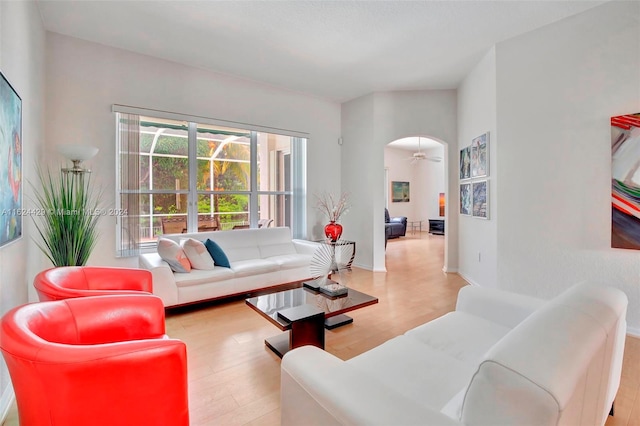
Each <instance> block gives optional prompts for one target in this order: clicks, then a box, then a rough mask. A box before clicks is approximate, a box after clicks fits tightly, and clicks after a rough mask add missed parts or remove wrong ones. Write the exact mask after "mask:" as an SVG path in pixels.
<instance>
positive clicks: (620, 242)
mask: <svg viewBox="0 0 640 426" xmlns="http://www.w3.org/2000/svg"><path fill="white" fill-rule="evenodd" d="M639 169H640V113H635V114H627V115H620V116H617V117H611V247H613V248H623V249H633V250H640V170H639Z"/></svg>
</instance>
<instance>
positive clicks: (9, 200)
mask: <svg viewBox="0 0 640 426" xmlns="http://www.w3.org/2000/svg"><path fill="white" fill-rule="evenodd" d="M0 77H1V78H0V246H3V245H5V244H7V243H9V242H11V241H14V240H16V239H18V238H20V236H22V99H21V98H20V96H18V93H16V91H15V90H14V88H13V87H12V86H11V84H9V81H8V80H7V79H6V77H5V76H4V74H2V73H0Z"/></svg>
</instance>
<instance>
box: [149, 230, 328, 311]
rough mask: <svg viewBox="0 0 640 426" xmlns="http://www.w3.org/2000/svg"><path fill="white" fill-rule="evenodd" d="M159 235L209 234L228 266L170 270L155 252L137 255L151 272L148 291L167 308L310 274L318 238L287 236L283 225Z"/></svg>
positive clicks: (203, 237) (204, 237)
mask: <svg viewBox="0 0 640 426" xmlns="http://www.w3.org/2000/svg"><path fill="white" fill-rule="evenodd" d="M162 237H163V238H169V239H172V240H174V241H176V242H178V243H180V240H181V239H185V238H195V239H197V240H200V241H206V240H207V239H211V240H212V241H215V242H216V243H218V245H219V246H220V247H221V248H222V250H223V251H224V253H225V254H226V255H227V257H228V259H229V262H230V264H231V268H224V267H221V266H216V267H215V268H214V269H213V270H196V269H192V270H191V272H189V273H177V272H173V271H172V270H171V268H170V267H169V265H168V264H167V262H165V261H164V260H162V258H161V257H160V255H159V254H158V253H145V254H141V255H140V256H139V264H140V267H141V268H144V269H148V270H149V271H151V274H152V277H153V293H154V294H155V295H157V296H159V297H160V298H162V301H163V302H164V305H165V306H166V307H172V306H178V305H185V304H189V303H194V302H199V301H204V300H210V299H217V298H222V297H227V296H232V295H239V294H243V293H247V292H250V291H254V290H258V289H263V288H267V287H272V286H277V285H279V284H285V283H290V282H293V281H300V280H305V279H307V278H309V277H310V276H311V275H310V272H309V264H310V262H311V258H312V256H313V253H314V252H315V249H316V248H317V247H318V245H319V244H318V243H315V242H312V241H306V240H297V239H292V238H291V230H290V229H289V228H287V227H279V228H259V229H238V230H233V231H213V232H198V233H192V234H169V235H163V236H162Z"/></svg>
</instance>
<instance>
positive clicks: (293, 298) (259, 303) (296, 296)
mask: <svg viewBox="0 0 640 426" xmlns="http://www.w3.org/2000/svg"><path fill="white" fill-rule="evenodd" d="M246 302H247V305H249V306H250V307H251V308H253V309H254V310H255V311H257V312H259V313H260V314H262V315H263V316H264V317H265V318H267V319H269V320H270V321H271V322H273V323H274V324H276V325H280V326H287V325H288V323H287V322H286V321H284V320H283V319H282V318H279V317H278V311H281V310H283V309H288V308H293V307H296V306H301V305H313V306H316V307H318V308H320V309H321V310H323V311H324V313H325V314H324V316H325V318H330V317H332V316H335V315H340V314H342V313H345V312H349V311H352V310H354V309H358V308H362V307H364V306H368V305H372V304H374V303H378V298H377V297H373V296H370V295H368V294H365V293H362V292H359V291H357V290H354V289H351V288H350V289H349V292H348V293H347V295H346V296H339V297H331V296H327V295H325V294H323V293H320V292H316V291H314V290H311V289H307V288H305V287H300V288H294V289H293V290H285V291H280V292H277V293H271V294H264V295H262V296H256V297H251V298H249V299H247V300H246Z"/></svg>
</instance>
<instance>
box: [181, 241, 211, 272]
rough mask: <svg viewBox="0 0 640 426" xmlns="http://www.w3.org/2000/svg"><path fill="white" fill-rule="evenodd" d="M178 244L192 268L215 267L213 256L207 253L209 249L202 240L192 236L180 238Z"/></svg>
mask: <svg viewBox="0 0 640 426" xmlns="http://www.w3.org/2000/svg"><path fill="white" fill-rule="evenodd" d="M180 246H181V247H182V250H184V253H185V254H186V255H187V258H188V259H189V263H191V267H192V268H193V269H206V270H210V269H213V268H214V267H215V263H214V262H213V258H212V257H211V255H210V254H209V250H207V248H206V247H205V246H204V243H203V242H202V241H198V240H196V239H194V238H187V239H184V240H180Z"/></svg>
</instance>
